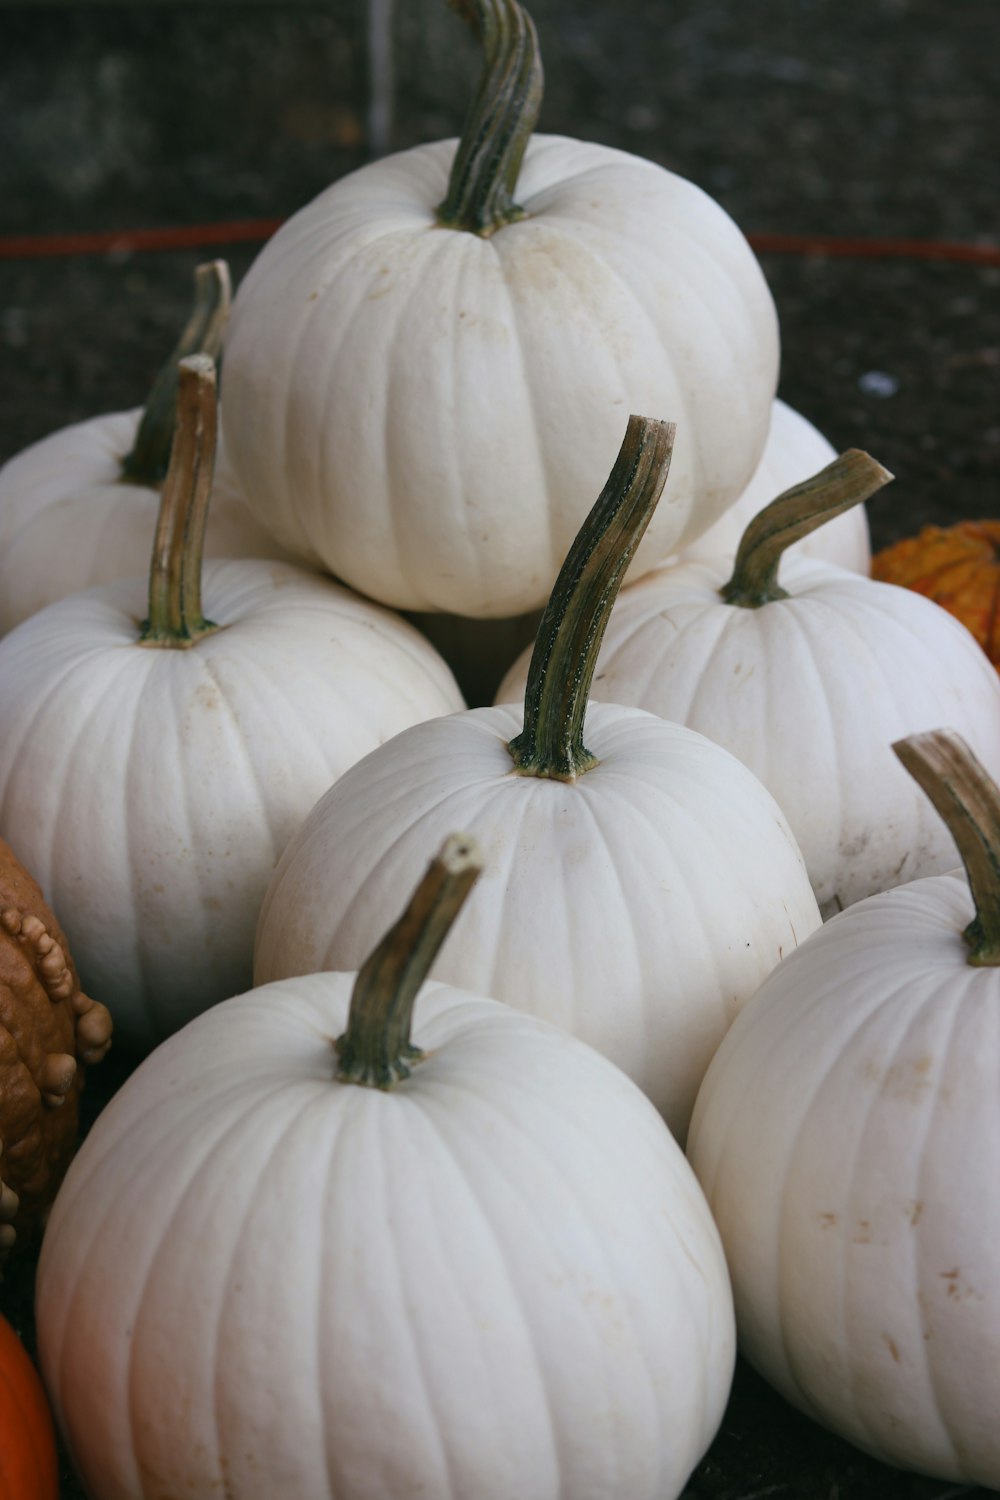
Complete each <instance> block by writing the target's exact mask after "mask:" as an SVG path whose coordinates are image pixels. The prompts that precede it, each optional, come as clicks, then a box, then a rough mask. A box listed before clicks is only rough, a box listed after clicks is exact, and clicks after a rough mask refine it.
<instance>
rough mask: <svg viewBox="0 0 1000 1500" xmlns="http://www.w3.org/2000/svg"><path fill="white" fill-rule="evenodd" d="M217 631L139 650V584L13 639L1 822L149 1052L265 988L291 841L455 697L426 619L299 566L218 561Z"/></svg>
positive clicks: (7, 657)
mask: <svg viewBox="0 0 1000 1500" xmlns="http://www.w3.org/2000/svg"><path fill="white" fill-rule="evenodd" d="M204 596H205V607H206V611H207V614H208V616H209V618H210V619H211V620H213V621H214V622H215V623H216V624H217V625H219V626H220V627H221V628H220V629H219V630H217V631H215V632H214V633H212V634H209V635H206V636H204V637H202V638H201V639H200V640H198V641H197V642H196V643H195V644H194V645H193V646H192V647H191V648H190V649H189V650H171V649H156V648H149V647H143V646H140V645H138V644H137V641H138V634H139V622H140V621H142V620H143V619H144V617H145V615H146V610H147V598H146V583H145V580H139V579H130V580H124V581H120V582H119V583H117V584H110V585H107V586H106V587H104V588H100V589H95V590H90V591H88V592H86V593H83V594H79V595H74V596H72V597H71V598H69V599H65V600H62V601H61V602H59V603H58V604H54V605H51V606H50V607H49V608H48V609H46V610H44V611H42V612H41V613H40V614H38V615H36V616H34V617H33V618H32V619H30V620H27V621H25V622H24V624H23V625H21V626H19V627H18V628H17V630H15V631H13V632H12V633H11V634H10V635H9V636H7V637H6V638H5V639H4V640H3V641H2V642H0V721H2V722H3V725H4V733H3V735H2V736H0V830H3V832H2V836H3V837H5V838H7V840H8V842H9V843H11V845H12V846H13V847H14V848H15V849H16V850H17V852H18V855H19V857H20V858H21V859H22V860H24V862H25V863H27V864H28V865H29V866H30V868H31V869H32V870H33V871H34V873H35V876H36V879H37V880H38V881H39V883H40V884H41V886H42V888H43V890H44V891H45V893H46V898H47V899H48V900H49V901H50V903H52V904H54V905H56V906H57V907H58V909H59V911H60V915H61V920H62V922H63V925H64V927H65V928H66V931H67V934H68V935H69V936H70V940H71V943H72V946H73V952H74V955H75V956H76V959H77V964H78V967H79V969H80V972H81V975H82V976H85V979H84V983H85V985H86V986H87V988H88V989H89V991H90V992H91V993H93V994H95V995H97V996H99V997H100V998H101V1000H102V1001H103V1002H104V1003H105V1004H106V1005H107V1006H108V1008H109V1009H110V1010H111V1012H112V1015H113V1016H114V1021H115V1034H116V1042H117V1043H118V1044H119V1045H121V1046H123V1047H129V1046H131V1047H143V1048H145V1047H148V1046H150V1045H151V1044H152V1043H153V1042H155V1041H156V1040H158V1039H160V1038H161V1037H163V1036H165V1035H166V1034H167V1033H168V1032H170V1031H171V1030H173V1029H175V1028H176V1027H177V1026H179V1025H181V1024H183V1022H184V1021H186V1020H188V1019H189V1018H190V1017H191V1016H192V1015H195V1014H196V1013H197V1012H198V1011H199V1010H202V1009H204V1008H205V1007H206V1006H207V1005H210V1004H213V1003H214V1002H215V1001H217V1000H220V999H223V998H225V997H226V996H227V995H231V994H233V993H234V992H235V991H237V990H239V989H241V988H245V987H246V986H247V984H249V982H250V972H251V961H252V960H251V955H252V950H253V932H254V924H255V921H256V916H257V909H258V907H259V905H260V900H261V897H262V896H263V894H264V891H265V889H266V887H267V883H268V880H269V879H270V876H271V873H272V871H273V869H274V866H275V864H276V862H277V859H278V857H279V855H280V854H281V852H282V850H283V848H284V845H285V843H286V841H287V840H288V839H289V838H290V837H291V834H292V833H293V832H294V830H295V829H296V827H297V826H298V824H299V823H300V822H301V820H302V818H303V817H305V815H306V813H307V812H308V811H309V809H310V807H311V806H312V805H313V803H314V802H315V801H316V798H317V797H318V796H320V794H321V793H322V792H323V791H324V790H325V789H326V788H327V787H329V785H330V783H331V782H332V781H333V780H334V779H335V778H336V777H337V776H339V775H340V774H341V772H342V771H344V770H345V769H346V768H347V766H349V765H351V764H352V763H353V762H354V761H355V760H357V759H359V758H360V757H361V756H362V755H365V754H366V753H367V752H368V751H369V750H371V749H372V748H373V747H374V746H375V745H378V744H380V743H381V742H382V741H383V740H385V739H388V738H389V737H390V736H392V735H394V734H396V733H397V732H398V731H399V730H400V729H403V728H405V727H407V726H408V725H410V724H413V723H415V722H416V721H417V720H419V719H420V718H425V717H431V716H433V715H435V714H443V713H450V712H453V711H454V710H455V709H457V708H460V707H461V706H462V700H461V696H460V694H459V692H458V689H457V687H456V686H455V683H454V679H453V678H452V676H451V674H450V672H449V671H448V669H447V667H446V666H445V665H444V663H443V662H442V661H441V659H440V657H438V656H437V654H436V653H435V652H434V651H433V650H432V648H431V647H430V646H428V645H427V643H426V642H425V641H424V639H423V637H422V636H420V634H419V632H417V631H416V630H414V629H413V628H412V627H411V626H408V625H405V624H404V623H403V622H402V621H400V620H397V619H396V618H395V617H393V616H392V615H390V614H389V613H388V612H387V611H385V610H382V609H379V608H378V607H377V606H375V605H371V604H369V603H368V602H367V601H364V600H359V599H358V598H356V596H354V595H352V594H350V593H349V591H348V590H346V589H343V588H341V587H340V586H339V585H337V584H335V583H333V582H332V581H330V580H328V579H323V578H319V577H317V576H315V575H312V574H309V573H307V572H305V571H303V570H302V569H300V568H294V567H292V566H290V565H289V564H287V563H280V562H266V561H254V560H250V559H243V560H237V561H226V562H218V561H216V562H214V563H207V564H206V566H205V584H204Z"/></svg>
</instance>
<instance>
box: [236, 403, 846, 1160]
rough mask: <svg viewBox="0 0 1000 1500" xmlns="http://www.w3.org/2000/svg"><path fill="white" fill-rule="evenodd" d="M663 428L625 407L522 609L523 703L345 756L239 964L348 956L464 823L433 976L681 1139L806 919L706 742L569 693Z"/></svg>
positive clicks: (581, 692)
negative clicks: (251, 958) (570, 1060)
mask: <svg viewBox="0 0 1000 1500" xmlns="http://www.w3.org/2000/svg"><path fill="white" fill-rule="evenodd" d="M671 437H672V429H670V428H669V426H668V425H667V424H665V423H656V422H649V421H644V420H642V419H639V418H632V419H631V420H630V422H629V426H628V431H627V433H626V437H625V441H624V443H623V445H622V449H621V453H620V455H619V459H618V463H617V464H616V465H615V468H614V470H613V471H612V474H611V477H610V479H609V481H608V484H607V486H606V488H605V491H604V493H603V494H602V495H601V497H600V498H599V500H598V501H597V504H596V505H595V507H594V509H593V511H592V513H591V515H590V517H589V518H588V520H587V521H586V522H585V524H584V527H583V529H582V530H581V533H580V536H579V537H578V538H577V541H576V542H575V543H574V546H573V548H572V549H571V551H570V554H569V556H568V557H567V559H566V562H565V564H564V567H563V571H562V572H561V573H560V576H559V579H558V580H557V583H556V587H555V589H554V590H553V596H552V600H551V601H550V604H549V606H548V608H547V610H546V613H545V615H544V616H543V619H542V623H541V626H540V627H539V632H538V640H537V643H536V649H535V657H534V660H533V668H532V679H531V682H530V683H529V686H528V689H527V691H526V694H525V704H524V710H523V712H522V711H521V710H520V709H518V708H512V707H507V708H492V709H491V708H483V709H476V710H470V711H469V712H467V713H464V714H455V715H451V716H449V717H448V718H444V719H439V720H437V721H435V722H434V723H428V724H425V725H423V726H416V727H415V728H414V729H412V730H408V731H406V732H405V733H404V734H401V735H398V736H397V737H396V739H394V740H393V741H391V742H390V743H389V744H388V745H383V746H382V747H381V749H380V750H378V751H375V752H373V753H372V754H371V755H368V756H366V757H365V759H364V760H363V761H361V762H360V763H359V764H358V765H356V766H354V767H353V768H352V770H351V771H350V772H348V773H347V775H345V776H344V777H343V778H342V779H341V781H340V782H339V783H338V784H337V785H336V786H334V787H333V788H331V790H330V791H329V792H328V793H327V795H326V796H325V797H324V798H323V799H322V800H321V801H320V802H319V803H318V805H317V806H316V808H315V809H314V810H313V811H312V812H311V813H310V815H309V817H308V818H307V819H306V820H305V822H304V823H303V825H302V827H301V828H300V829H299V831H298V833H297V834H296V835H295V837H294V838H293V839H292V841H291V842H290V844H289V846H288V849H287V851H286V853H285V856H284V857H283V859H282V861H281V864H280V865H279V867H278V870H277V871H276V872H275V877H274V880H273V881H272V883H271V886H270V888H269V890H268V893H267V896H266V898H265V901H264V904H263V906H262V908H261V916H260V923H259V927H258V937H257V950H256V956H255V979H256V982H257V983H262V982H265V981H268V980H271V979H278V978H284V977H286V976H288V975H292V974H304V973H312V972H314V971H315V970H318V969H327V968H346V967H352V968H353V967H356V966H357V965H358V964H359V963H361V962H362V960H363V959H364V956H365V954H366V953H367V952H368V951H369V949H370V948H371V946H372V944H373V942H374V941H375V940H376V938H377V936H378V932H379V931H380V930H381V929H382V928H384V927H385V925H386V923H387V922H388V921H389V920H390V914H391V913H392V912H393V911H395V910H397V909H398V907H399V906H400V905H401V904H402V901H403V899H404V896H405V892H406V890H407V889H408V888H409V887H411V886H412V884H413V882H414V881H415V880H416V878H417V875H418V873H419V871H420V869H421V868H422V865H423V861H424V859H425V857H426V856H425V854H424V853H423V851H424V850H426V848H427V845H428V843H433V842H436V841H437V840H438V839H439V838H441V837H443V836H444V835H445V834H446V833H447V832H448V830H449V829H450V828H453V827H455V826H461V827H466V828H468V829H469V830H470V831H471V832H472V834H473V835H474V836H475V838H476V839H477V841H478V842H479V843H480V845H481V846H482V848H483V849H484V851H485V853H486V856H487V861H488V863H487V873H486V875H485V877H484V879H483V881H482V882H481V884H480V887H479V889H478V890H477V892H476V894H475V896H474V897H473V899H472V900H471V902H470V903H469V907H468V910H467V912H466V915H465V919H464V921H463V923H462V930H461V933H459V934H457V935H456V937H455V939H454V940H453V941H452V942H451V944H450V945H449V948H448V951H447V953H446V954H445V955H443V957H442V960H441V963H440V966H439V967H438V968H437V969H436V971H435V973H436V977H438V978H441V979H445V980H447V981H448V982H449V983H452V984H458V985H461V986H463V987H465V988H468V989H472V990H475V991H477V992H478V993H480V994H489V995H493V996H495V997H496V998H497V999H499V1000H504V1001H506V1002H507V1003H508V1004H510V1005H514V1006H516V1007H518V1008H519V1009H521V1010H525V1011H528V1012H529V1013H531V1014H534V1015H539V1016H542V1017H543V1018H545V1019H546V1020H551V1021H556V1022H557V1023H559V1024H560V1025H563V1026H565V1027H566V1028H567V1029H568V1030H570V1031H572V1032H574V1034H575V1035H577V1036H579V1037H581V1038H582V1039H583V1040H584V1041H587V1042H589V1043H590V1044H591V1045H592V1046H594V1047H596V1048H597V1049H598V1051H600V1052H602V1053H603V1054H604V1055H605V1056H606V1057H609V1058H610V1059H611V1060H612V1061H613V1062H615V1063H617V1064H618V1065H619V1066H620V1067H622V1068H623V1069H624V1070H625V1072H627V1073H628V1074H629V1076H630V1077H631V1078H632V1079H633V1080H634V1081H635V1082H637V1083H638V1084H639V1085H640V1087H641V1088H642V1089H643V1090H644V1091H645V1092H646V1093H647V1094H648V1095H649V1097H650V1098H651V1099H652V1100H653V1102H654V1103H655V1104H656V1105H657V1107H658V1108H659V1109H660V1110H661V1111H662V1112H663V1114H664V1116H665V1117H666V1119H667V1122H668V1123H669V1125H670V1127H671V1129H672V1130H674V1132H675V1133H676V1134H677V1136H678V1138H680V1139H683V1136H684V1132H685V1130H686V1128H687V1121H688V1118H689V1115H690V1111H691V1106H692V1104H693V1102H694V1096H695V1092H696V1091H697V1087H698V1083H699V1082H700V1080H701V1076H702V1074H703V1072H704V1070H705V1067H706V1066H707V1064H708V1061H709V1059H710V1057H711V1055H712V1053H713V1051H714V1050H715V1047H716V1046H717V1045H718V1042H719V1040H720V1038H721V1037H722V1035H723V1033H724V1032H725V1030H726V1028H727V1026H728V1025H729V1024H730V1022H731V1021H732V1019H733V1017H734V1015H735V1014H736V1012H737V1010H738V1009H739V1006H740V1004H741V1002H742V1000H743V999H744V997H745V996H747V995H749V994H751V993H752V992H753V990H754V989H755V988H756V987H757V985H758V984H759V983H760V981H761V979H762V978H763V977H764V975H765V974H766V973H768V972H769V971H770V969H771V968H773V966H774V965H775V964H776V963H777V962H778V960H779V959H780V958H781V956H782V954H783V953H787V952H789V951H790V950H791V949H792V948H793V947H794V946H795V943H796V942H797V941H799V940H801V939H802V938H803V937H805V936H806V934H807V933H808V932H810V931H812V929H813V928H814V927H816V926H817V925H818V923H819V912H818V910H817V907H816V902H815V900H814V898H813V895H812V891H811V890H810V887H809V880H808V877H807V875H806V873H805V870H804V867H803V864H802V857H801V855H800V853H799V850H798V848H797V846H796V844H795V841H794V839H793V838H792V836H791V835H790V833H789V831H788V826H787V824H786V822H785V819H784V818H783V816H782V814H781V813H780V811H779V809H778V808H777V806H776V805H775V802H774V800H773V798H772V797H771V796H770V795H769V794H768V793H767V792H765V790H764V788H763V787H762V786H761V785H760V784H759V782H758V781H757V780H756V779H755V778H754V777H753V776H751V775H750V773H749V772H748V771H747V770H746V769H745V768H744V767H743V766H742V765H740V763H739V762H738V761H737V760H736V759H735V758H734V757H733V756H731V755H730V754H729V753H728V752H727V751H725V750H722V749H720V748H719V747H718V746H716V745H713V744H711V743H710V742H709V741H708V740H706V739H705V738H704V737H703V736H701V735H697V734H694V733H692V732H691V731H690V730H687V729H683V728H680V727H679V726H677V725H673V724H665V723H663V721H662V720H660V719H658V718H656V717H655V716H654V715H652V714H646V713H642V712H640V711H638V710H636V709H629V708H621V707H618V706H615V705H610V704H597V705H594V706H593V707H592V709H591V711H590V712H589V713H588V714H587V720H586V745H584V741H583V728H584V722H583V721H584V713H585V710H586V704H587V693H588V685H589V681H590V674H591V672H592V671H593V662H594V658H595V656H596V653H597V649H598V646H599V644H600V638H601V633H602V630H603V628H604V623H605V621H606V619H607V613H608V611H609V610H610V608H611V605H612V603H613V601H614V598H615V594H616V592H617V588H618V584H619V582H620V580H621V577H622V574H623V573H624V571H625V569H626V567H627V566H628V561H629V558H630V556H631V555H632V552H633V551H634V549H635V547H636V545H637V543H638V539H639V537H640V536H641V534H642V528H643V526H644V524H645V522H646V521H647V520H648V517H649V514H650V512H651V511H652V509H653V507H654V506H655V504H656V499H657V497H658V495H659V493H660V490H661V489H662V487H663V482H664V479H665V476H666V467H667V463H668V461H669V452H670V441H671Z"/></svg>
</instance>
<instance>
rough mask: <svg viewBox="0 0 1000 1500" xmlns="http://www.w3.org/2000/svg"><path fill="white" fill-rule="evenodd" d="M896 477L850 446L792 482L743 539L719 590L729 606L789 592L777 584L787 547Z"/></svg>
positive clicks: (763, 601) (747, 606) (745, 606)
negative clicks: (729, 576) (805, 477)
mask: <svg viewBox="0 0 1000 1500" xmlns="http://www.w3.org/2000/svg"><path fill="white" fill-rule="evenodd" d="M892 478H893V475H892V474H890V473H889V470H888V469H884V468H883V467H882V465H881V464H880V463H876V461H875V459H874V458H872V457H871V456H870V455H869V454H867V453H863V452H861V450H860V449H859V448H849V449H848V450H847V452H846V453H842V454H841V455H840V457H839V458H835V459H834V460H833V462H832V463H830V464H827V466H826V468H825V469H820V471H819V473H818V474H814V475H813V476H812V478H811V479H804V480H803V481H802V483H801V484H793V485H792V487H791V489H789V490H785V491H784V493H783V494H781V495H779V496H778V498H777V500H772V501H771V503H770V505H766V506H765V507H764V509H763V510H762V511H760V512H758V514H757V515H755V516H754V518H753V520H752V521H751V522H750V524H749V526H748V527H747V529H746V531H744V533H743V536H742V537H741V539H740V545H739V549H738V550H737V553H736V562H735V565H734V567H733V576H732V577H731V578H730V580H729V582H728V583H727V584H725V585H724V587H723V588H721V589H720V590H719V593H720V594H721V595H722V597H723V599H724V600H725V601H726V603H727V604H738V605H740V606H741V607H742V608H743V609H759V607H760V606H761V605H762V604H771V603H772V602H773V601H774V600H775V599H787V598H788V594H787V593H786V592H785V590H784V589H783V588H782V587H781V585H780V584H779V583H778V567H779V565H780V563H781V559H782V556H783V555H784V552H785V549H786V548H787V547H790V546H791V545H792V543H793V542H798V541H801V539H802V538H803V537H804V536H808V535H809V533H810V532H811V531H816V530H817V529H818V527H820V526H822V525H823V524H824V523H825V522H826V521H832V520H833V518H834V516H839V515H842V514H843V512H844V511H845V510H851V509H852V508H853V507H854V506H855V505H860V504H861V502H862V501H863V500H867V499H869V498H870V497H871V496H872V495H874V494H875V492H876V491H877V490H880V489H881V488H882V486H883V485H884V484H888V483H889V481H890V479H892Z"/></svg>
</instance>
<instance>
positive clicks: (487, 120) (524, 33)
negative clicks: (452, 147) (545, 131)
mask: <svg viewBox="0 0 1000 1500" xmlns="http://www.w3.org/2000/svg"><path fill="white" fill-rule="evenodd" d="M453 4H454V6H455V9H456V10H457V11H458V12H459V13H460V14H461V15H462V16H463V17H464V18H465V20H467V21H468V22H469V23H470V25H471V26H472V27H473V28H474V29H475V31H476V33H477V35H478V37H479V40H480V41H481V43H482V46H483V52H484V55H485V62H484V66H483V72H482V74H481V76H480V80H479V86H478V89H477V91H476V96H475V98H474V100H473V102H472V106H471V108H470V110H469V113H468V115H467V116H466V120H465V125H464V127H463V129H462V135H461V138H460V140H459V143H458V149H457V151H456V153H455V160H454V162H453V163H452V168H451V176H450V177H449V179H448V192H447V194H446V196H445V199H444V202H443V203H442V204H441V205H440V207H439V208H438V223H439V224H442V225H444V226H445V227H446V228H449V229H464V230H467V231H469V232H470V233H472V234H479V235H484V236H485V235H490V234H492V233H493V231H494V230H495V229H499V228H501V226H502V225H504V224H510V223H511V222H512V221H513V220H515V219H523V218H524V216H525V215H524V210H523V209H521V208H519V207H518V206H517V204H516V203H515V202H514V193H515V190H516V188H517V179H518V176H519V174H520V171H521V162H522V161H523V159H524V153H525V151H526V150H527V148H528V141H529V140H530V138H531V132H532V131H533V130H534V128H535V124H536V122H537V120H538V113H539V110H540V109H541V107H542V89H543V85H544V79H543V74H542V61H541V56H540V54H539V50H538V36H537V34H536V32H535V25H534V22H533V21H532V19H531V17H530V16H529V15H528V13H527V11H525V10H523V9H522V7H521V6H520V5H519V4H518V3H517V0H453Z"/></svg>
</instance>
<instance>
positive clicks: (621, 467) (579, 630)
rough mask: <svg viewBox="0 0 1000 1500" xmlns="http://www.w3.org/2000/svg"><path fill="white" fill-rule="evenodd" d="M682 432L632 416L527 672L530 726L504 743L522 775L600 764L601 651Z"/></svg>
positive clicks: (565, 774)
mask: <svg viewBox="0 0 1000 1500" xmlns="http://www.w3.org/2000/svg"><path fill="white" fill-rule="evenodd" d="M675 430H676V429H675V427H674V424H673V423H672V422H656V421H653V420H652V419H651V418H649V417H635V416H633V417H629V420H628V427H627V429H626V432H625V440H624V442H623V443H622V446H621V449H620V451H619V454H618V457H617V459H616V460H615V466H614V468H613V469H612V470H611V474H610V476H609V478H608V482H607V484H606V485H605V486H604V489H603V491H602V492H601V494H600V496H599V498H598V500H597V503H596V505H595V506H594V508H593V510H592V511H591V512H590V515H589V516H588V517H587V519H586V520H585V521H584V523H583V526H582V527H581V529H580V531H579V533H578V534H577V537H576V540H575V541H574V543H573V545H572V547H571V548H570V550H569V553H568V555H567V557H566V561H565V562H564V563H563V565H562V568H561V569H560V571H559V576H558V578H557V579H556V581H555V586H554V587H553V590H552V594H551V596H550V598H549V602H548V604H547V605H546V606H545V611H544V613H543V615H542V619H541V623H540V624H539V627H538V635H537V636H536V638H535V649H534V651H533V652H532V656H531V664H530V666H529V667H528V682H527V686H526V688H525V693H524V728H523V730H522V731H521V733H520V734H519V735H517V736H516V738H514V739H512V740H511V742H510V744H509V745H508V747H507V748H508V749H509V750H510V754H511V759H512V760H513V762H514V769H515V770H516V771H517V772H519V773H520V774H521V775H522V776H545V777H551V778H552V779H554V780H557V781H574V780H575V779H576V777H577V776H581V775H583V773H584V772H586V771H589V770H590V769H591V768H592V767H593V766H595V765H596V764H597V759H596V757H595V756H594V755H592V754H591V752H590V751H589V750H588V749H587V748H586V746H585V745H584V743H583V722H584V716H585V714H586V711H587V699H588V697H589V696H590V685H591V683H592V681H593V677H594V668H595V667H596V665H597V655H598V652H599V651H600V649H601V641H602V640H603V639H604V632H605V629H606V628H607V623H608V616H609V615H610V614H611V608H612V605H613V604H614V602H615V600H616V599H617V597H618V590H619V588H620V587H621V583H622V579H623V578H624V576H625V571H626V569H627V568H628V565H629V563H630V562H631V561H632V557H633V555H634V553H635V550H636V548H637V547H638V545H639V542H640V541H641V540H642V534H643V532H644V531H645V530H646V527H647V526H648V524H649V521H650V517H651V516H652V514H653V511H654V510H655V509H656V502H657V501H658V500H659V498H660V494H661V492H662V490H663V486H664V484H665V483H666V478H667V470H668V469H669V468H670V458H671V455H672V453H673V446H674V432H675Z"/></svg>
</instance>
